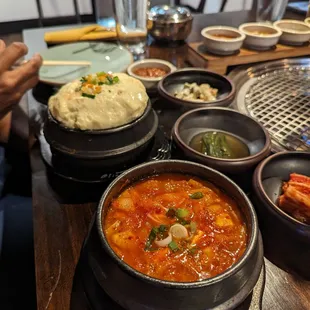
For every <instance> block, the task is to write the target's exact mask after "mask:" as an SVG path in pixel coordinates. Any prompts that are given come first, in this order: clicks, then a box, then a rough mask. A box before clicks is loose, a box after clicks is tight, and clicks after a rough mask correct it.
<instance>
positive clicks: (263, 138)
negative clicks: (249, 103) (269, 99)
mask: <svg viewBox="0 0 310 310" xmlns="http://www.w3.org/2000/svg"><path fill="white" fill-rule="evenodd" d="M208 131H218V132H224V133H228V134H230V135H231V136H234V137H236V138H238V139H239V140H241V141H242V142H243V143H244V144H246V145H247V147H248V150H249V155H248V156H247V157H243V158H238V159H224V158H217V157H213V156H208V155H205V154H203V153H200V152H198V151H196V150H195V149H194V148H192V147H191V146H190V143H191V141H192V139H193V138H194V137H195V136H197V135H198V134H201V133H205V132H208ZM172 137H173V140H174V141H175V143H176V145H177V147H178V148H179V149H180V150H181V151H182V152H183V155H184V156H185V157H186V158H188V159H191V160H193V161H195V162H199V163H202V164H204V165H206V166H209V167H212V168H214V169H216V170H219V171H222V172H225V173H229V174H239V173H241V172H244V171H248V170H250V169H251V168H253V167H255V166H256V165H257V164H258V163H259V162H260V161H262V160H263V159H264V158H265V157H267V156H268V155H269V153H270V145H271V142H270V137H269V135H268V133H267V131H266V130H265V129H264V127H263V126H262V125H261V124H259V123H258V122H257V121H255V120H254V119H253V118H251V117H249V116H247V115H244V114H241V113H239V112H237V111H234V110H231V109H227V108H202V109H195V110H191V111H189V112H187V113H184V114H183V115H181V116H180V117H179V119H178V120H177V121H176V123H175V124H174V127H173V130H172Z"/></svg>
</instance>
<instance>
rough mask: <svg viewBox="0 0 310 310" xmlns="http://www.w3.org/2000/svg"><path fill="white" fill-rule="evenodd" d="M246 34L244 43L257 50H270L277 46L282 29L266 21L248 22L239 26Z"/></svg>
mask: <svg viewBox="0 0 310 310" xmlns="http://www.w3.org/2000/svg"><path fill="white" fill-rule="evenodd" d="M239 30H240V31H241V32H242V33H244V34H245V35H246V38H245V41H244V45H245V46H246V47H248V48H251V49H255V50H268V49H270V48H272V47H273V46H275V45H276V44H277V43H278V42H279V39H280V36H281V35H282V31H281V30H279V29H277V28H275V27H273V26H272V25H268V24H265V23H246V24H242V25H241V26H240V27H239Z"/></svg>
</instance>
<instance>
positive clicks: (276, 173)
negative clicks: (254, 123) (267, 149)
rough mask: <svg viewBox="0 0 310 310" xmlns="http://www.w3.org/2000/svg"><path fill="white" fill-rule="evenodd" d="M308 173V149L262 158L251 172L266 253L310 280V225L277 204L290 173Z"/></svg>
mask: <svg viewBox="0 0 310 310" xmlns="http://www.w3.org/2000/svg"><path fill="white" fill-rule="evenodd" d="M293 172H295V173H299V174H303V175H306V176H309V177H310V153H307V152H282V153H277V154H275V155H272V156H270V157H268V158H267V159H265V160H264V161H263V162H261V164H260V165H259V166H258V167H257V168H256V170H255V173H254V176H253V187H254V197H253V202H254V206H255V208H256V211H257V213H258V217H259V222H260V223H259V224H260V229H261V232H262V235H263V239H264V249H265V251H266V255H267V257H268V258H269V259H270V260H271V261H272V262H274V263H275V264H277V265H278V266H279V267H281V268H283V269H286V270H288V271H291V272H294V273H297V274H298V275H300V276H302V277H304V278H306V279H308V280H310V263H309V262H310V225H307V224H304V223H301V222H299V221H298V220H296V219H294V218H293V217H291V216H290V215H289V214H287V213H285V212H284V211H282V210H281V209H280V208H279V207H278V206H277V200H278V197H279V196H280V195H281V193H282V184H283V182H285V181H288V180H289V177H290V174H291V173H293Z"/></svg>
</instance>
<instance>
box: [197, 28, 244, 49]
mask: <svg viewBox="0 0 310 310" xmlns="http://www.w3.org/2000/svg"><path fill="white" fill-rule="evenodd" d="M201 35H202V38H203V44H204V46H205V47H206V49H207V50H208V51H209V52H211V53H213V54H216V55H231V54H234V53H236V52H238V51H239V49H240V47H241V46H242V44H243V41H244V40H245V35H244V34H243V33H242V32H240V31H239V30H238V29H236V28H233V27H225V26H212V27H207V28H204V29H202V30H201Z"/></svg>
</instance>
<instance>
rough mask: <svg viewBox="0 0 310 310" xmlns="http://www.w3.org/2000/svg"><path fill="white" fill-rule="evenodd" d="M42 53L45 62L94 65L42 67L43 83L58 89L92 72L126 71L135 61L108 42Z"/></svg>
mask: <svg viewBox="0 0 310 310" xmlns="http://www.w3.org/2000/svg"><path fill="white" fill-rule="evenodd" d="M40 54H41V56H42V58H43V59H44V60H64V61H65V60H68V61H91V66H42V67H41V69H40V73H39V78H40V81H41V82H43V83H47V84H50V85H57V86H61V85H64V84H66V83H69V82H71V81H73V80H75V79H77V78H79V77H81V76H83V75H86V74H89V73H95V72H99V71H106V72H109V71H111V72H125V71H126V69H127V67H128V66H129V65H130V64H131V63H132V62H133V56H132V54H131V53H130V52H129V51H128V50H127V49H125V48H123V47H121V46H119V45H117V44H115V43H106V42H79V43H72V44H64V45H58V46H55V47H51V48H49V49H47V50H44V51H42V52H41V53H40Z"/></svg>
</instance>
